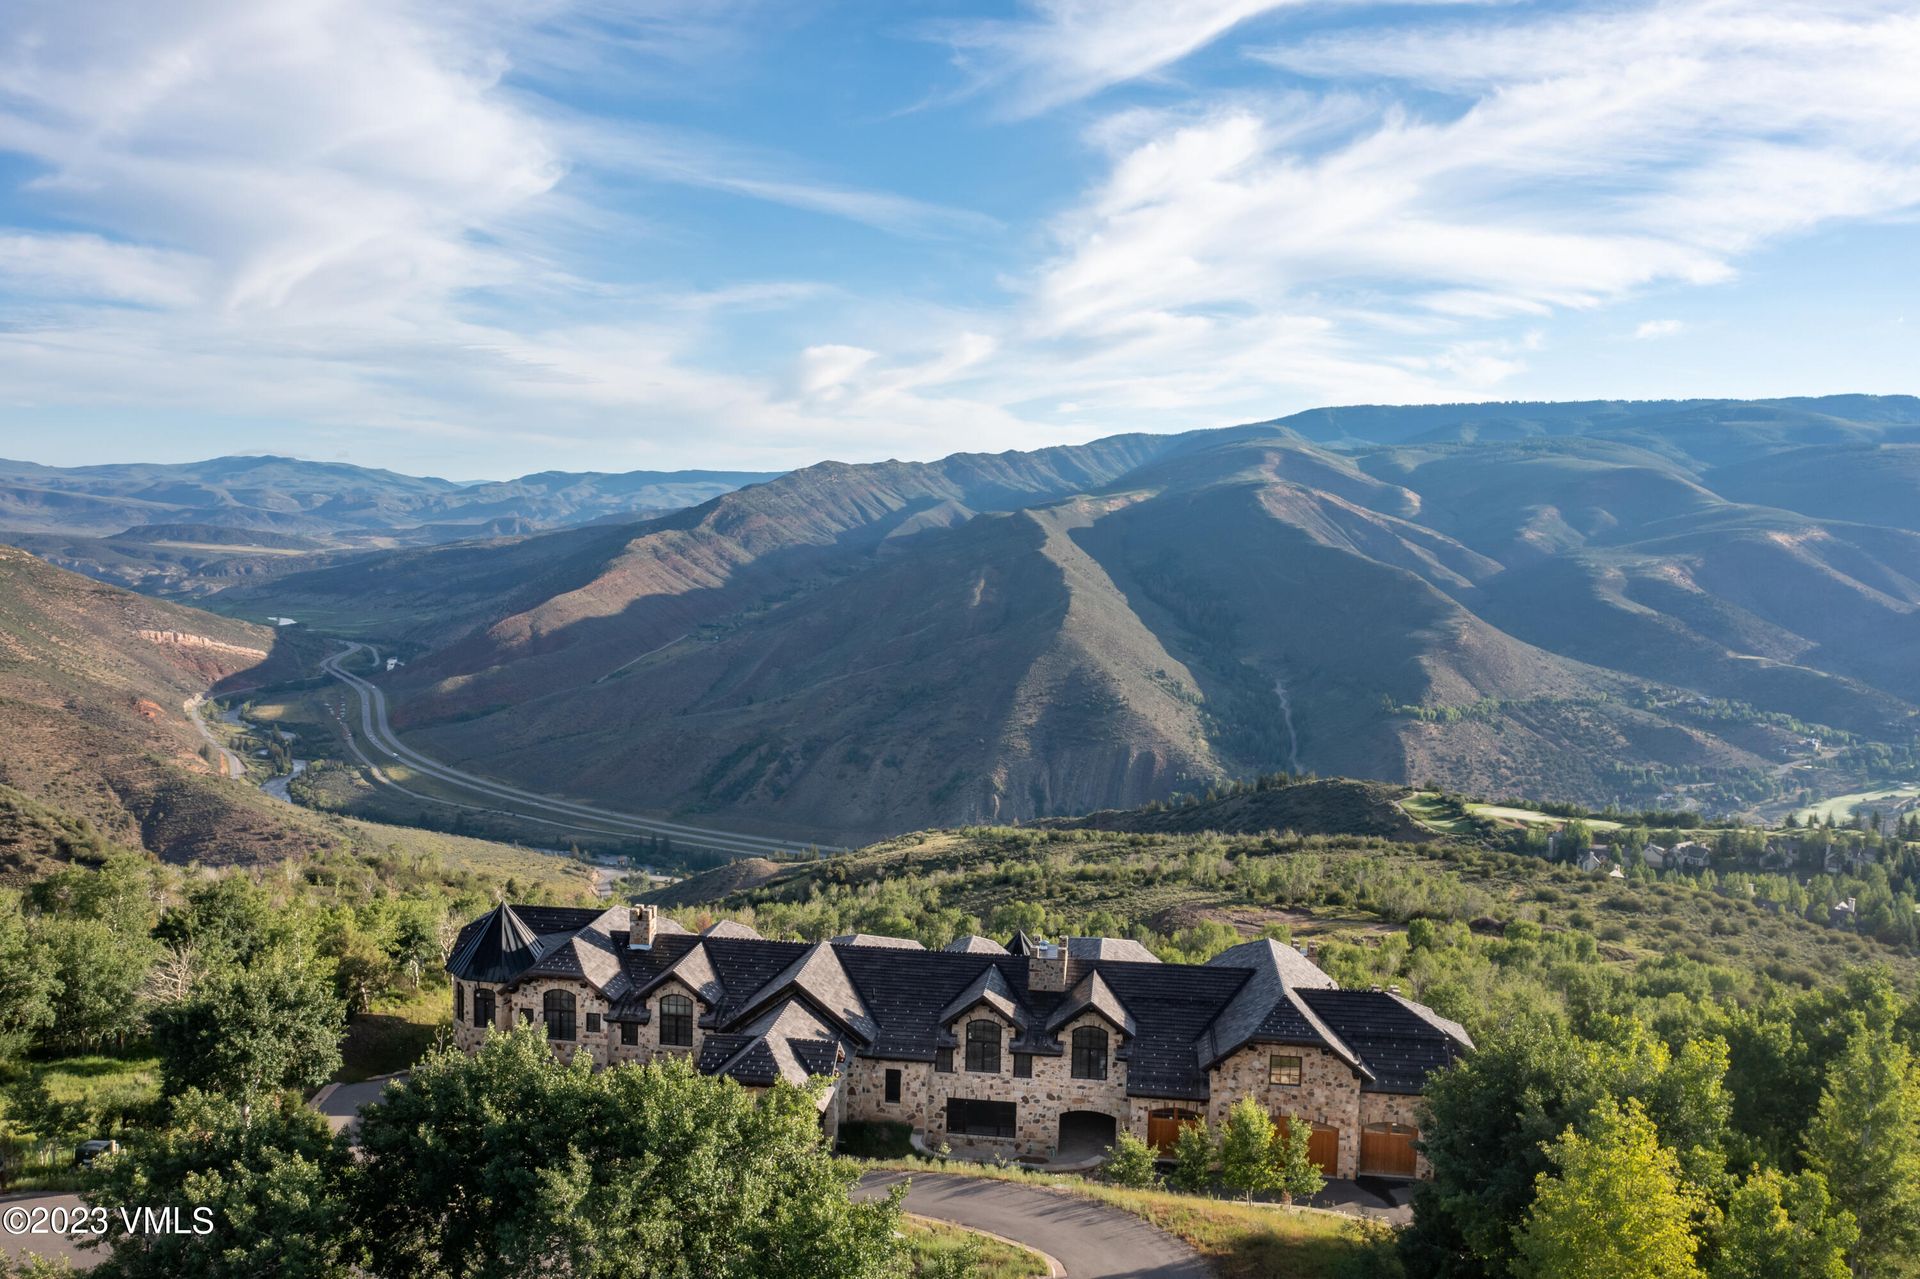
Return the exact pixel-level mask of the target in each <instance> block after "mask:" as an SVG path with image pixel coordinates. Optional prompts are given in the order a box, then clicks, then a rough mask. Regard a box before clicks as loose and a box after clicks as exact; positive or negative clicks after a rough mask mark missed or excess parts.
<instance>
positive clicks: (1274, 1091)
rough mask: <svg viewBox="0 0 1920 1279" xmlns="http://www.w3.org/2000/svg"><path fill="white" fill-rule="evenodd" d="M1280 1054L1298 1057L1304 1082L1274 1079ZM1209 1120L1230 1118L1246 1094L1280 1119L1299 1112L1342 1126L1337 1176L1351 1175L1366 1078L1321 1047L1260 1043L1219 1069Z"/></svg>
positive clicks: (1315, 1122)
mask: <svg viewBox="0 0 1920 1279" xmlns="http://www.w3.org/2000/svg"><path fill="white" fill-rule="evenodd" d="M1274 1057H1298V1058H1299V1059H1300V1082H1299V1083H1298V1084H1275V1083H1270V1082H1268V1080H1269V1075H1270V1071H1271V1066H1272V1059H1273V1058H1274ZM1210 1091H1211V1094H1212V1096H1211V1098H1210V1099H1209V1101H1208V1103H1207V1107H1208V1109H1207V1119H1208V1122H1210V1123H1212V1124H1215V1125H1219V1124H1222V1123H1225V1122H1226V1118H1227V1112H1228V1111H1229V1110H1232V1109H1233V1105H1234V1103H1235V1102H1237V1101H1239V1100H1240V1099H1241V1098H1242V1097H1251V1098H1253V1099H1254V1100H1255V1101H1257V1102H1259V1103H1260V1104H1261V1106H1263V1107H1265V1108H1266V1110H1267V1111H1268V1112H1270V1113H1271V1114H1272V1115H1273V1116H1274V1117H1275V1118H1282V1117H1284V1116H1287V1115H1294V1116H1297V1117H1298V1118H1300V1119H1301V1120H1303V1121H1305V1122H1307V1123H1310V1124H1313V1125H1314V1126H1315V1127H1329V1128H1335V1129H1338V1130H1339V1133H1340V1146H1339V1150H1340V1154H1339V1163H1338V1169H1339V1171H1338V1172H1337V1174H1336V1175H1337V1176H1341V1177H1351V1176H1353V1175H1354V1171H1355V1169H1356V1168H1358V1166H1359V1161H1360V1095H1361V1094H1360V1076H1359V1074H1358V1072H1356V1071H1355V1070H1354V1069H1353V1067H1351V1066H1349V1065H1348V1064H1347V1063H1346V1062H1344V1061H1342V1060H1340V1058H1338V1057H1336V1056H1334V1055H1333V1054H1332V1053H1330V1052H1327V1051H1326V1050H1325V1049H1321V1048H1306V1047H1300V1046H1294V1045H1287V1044H1255V1045H1253V1046H1252V1047H1250V1048H1243V1049H1241V1050H1240V1051H1239V1052H1237V1053H1235V1054H1233V1055H1232V1056H1231V1057H1228V1058H1227V1059H1226V1060H1225V1061H1223V1062H1221V1063H1220V1064H1219V1065H1217V1066H1215V1067H1214V1068H1213V1078H1212V1087H1211V1089H1210Z"/></svg>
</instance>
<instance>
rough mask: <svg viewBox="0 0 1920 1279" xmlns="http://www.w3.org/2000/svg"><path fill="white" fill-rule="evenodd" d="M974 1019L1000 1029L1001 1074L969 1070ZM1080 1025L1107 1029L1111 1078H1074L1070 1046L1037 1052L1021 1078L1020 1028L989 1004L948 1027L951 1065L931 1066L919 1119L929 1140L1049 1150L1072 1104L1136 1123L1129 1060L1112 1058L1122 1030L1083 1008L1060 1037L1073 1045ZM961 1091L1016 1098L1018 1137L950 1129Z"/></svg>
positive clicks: (989, 1148) (990, 1149) (1015, 1151)
mask: <svg viewBox="0 0 1920 1279" xmlns="http://www.w3.org/2000/svg"><path fill="white" fill-rule="evenodd" d="M975 1020H986V1021H991V1022H994V1023H996V1024H997V1025H999V1026H1000V1028H1001V1047H1000V1069H999V1071H998V1072H997V1073H995V1074H987V1073H985V1072H981V1071H970V1070H968V1069H967V1055H966V1023H967V1022H969V1021H975ZM1081 1026H1098V1027H1100V1028H1101V1029H1102V1030H1105V1031H1106V1032H1107V1035H1108V1042H1107V1052H1108V1057H1107V1077H1106V1078H1105V1079H1075V1078H1073V1056H1072V1053H1071V1051H1065V1052H1062V1053H1061V1054H1060V1055H1059V1056H1058V1057H1042V1056H1035V1057H1034V1058H1033V1077H1032V1078H1030V1079H1015V1078H1014V1077H1013V1052H1012V1050H1011V1049H1010V1048H1009V1047H1008V1045H1009V1044H1011V1043H1012V1041H1013V1035H1014V1028H1013V1026H1012V1025H1011V1024H1010V1023H1008V1022H1007V1021H1006V1020H1005V1019H1004V1018H1002V1017H1000V1016H999V1014H997V1013H995V1012H993V1010H992V1009H990V1008H988V1007H986V1006H985V1005H982V1006H981V1007H979V1008H977V1009H976V1010H975V1011H973V1012H971V1013H969V1014H967V1015H966V1016H965V1017H963V1018H961V1020H960V1021H958V1022H955V1023H954V1024H953V1025H952V1026H950V1027H949V1028H948V1029H950V1030H952V1031H953V1033H954V1037H955V1038H956V1039H958V1040H959V1041H960V1044H959V1046H958V1047H956V1048H955V1049H954V1050H953V1072H952V1073H951V1074H941V1073H940V1072H938V1071H932V1072H930V1074H929V1075H928V1086H927V1098H926V1107H925V1110H924V1111H923V1114H922V1119H921V1121H920V1124H919V1125H918V1126H919V1127H920V1128H921V1129H922V1131H923V1132H924V1133H925V1135H926V1139H927V1143H928V1144H929V1145H932V1146H935V1147H938V1146H939V1145H940V1144H941V1143H942V1142H945V1143H947V1144H949V1145H952V1146H953V1147H955V1148H956V1149H966V1150H972V1151H975V1152H978V1153H985V1154H993V1153H1005V1154H1007V1155H1009V1156H1013V1155H1051V1154H1052V1153H1053V1152H1054V1150H1055V1148H1056V1147H1057V1146H1058V1145H1059V1141H1060V1116H1062V1115H1064V1114H1066V1113H1067V1112H1069V1111H1076V1110H1085V1111H1093V1112H1096V1113H1098V1114H1103V1115H1109V1116H1111V1117H1112V1118H1113V1120H1114V1125H1115V1129H1116V1131H1117V1130H1118V1129H1119V1128H1122V1127H1126V1126H1128V1125H1129V1124H1130V1123H1131V1122H1132V1116H1133V1107H1132V1104H1131V1103H1130V1102H1129V1101H1128V1099H1127V1064H1126V1063H1125V1062H1123V1061H1116V1060H1114V1057H1113V1054H1114V1053H1115V1052H1116V1051H1118V1049H1119V1047H1120V1044H1121V1036H1120V1032H1119V1030H1117V1029H1116V1028H1115V1027H1113V1026H1112V1025H1111V1024H1109V1023H1108V1022H1107V1021H1106V1019H1105V1018H1103V1017H1101V1016H1099V1015H1098V1014H1097V1013H1093V1012H1088V1013H1083V1014H1082V1015H1081V1016H1079V1017H1077V1018H1075V1019H1074V1020H1073V1021H1071V1022H1068V1023H1067V1024H1066V1025H1065V1026H1062V1027H1061V1028H1060V1031H1059V1036H1058V1037H1059V1039H1060V1042H1061V1043H1062V1045H1066V1046H1069V1047H1070V1046H1071V1044H1072V1042H1073V1032H1074V1030H1075V1029H1077V1028H1078V1027H1081ZM955 1097H958V1098H962V1099H970V1100H977V1101H1010V1102H1012V1103H1013V1104H1014V1136H1012V1137H979V1136H972V1135H954V1134H950V1133H949V1132H948V1131H947V1101H948V1100H949V1099H950V1098H955ZM1141 1125H1142V1126H1141V1128H1140V1131H1141V1132H1143V1133H1144V1132H1145V1131H1146V1129H1145V1121H1144V1120H1143V1121H1141Z"/></svg>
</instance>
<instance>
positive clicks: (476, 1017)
mask: <svg viewBox="0 0 1920 1279" xmlns="http://www.w3.org/2000/svg"><path fill="white" fill-rule="evenodd" d="M473 1024H474V1025H476V1026H491V1025H493V992H492V991H490V990H488V989H487V988H486V987H485V986H475V987H474V988H473Z"/></svg>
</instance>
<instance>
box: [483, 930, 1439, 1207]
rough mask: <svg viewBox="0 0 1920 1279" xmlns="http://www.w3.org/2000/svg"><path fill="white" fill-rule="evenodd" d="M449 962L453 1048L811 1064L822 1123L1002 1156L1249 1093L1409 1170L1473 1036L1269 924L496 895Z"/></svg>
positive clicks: (757, 1067)
mask: <svg viewBox="0 0 1920 1279" xmlns="http://www.w3.org/2000/svg"><path fill="white" fill-rule="evenodd" d="M447 969H448V971H449V972H450V973H451V974H452V976H453V1012H454V1027H455V1030H454V1042H455V1043H456V1044H458V1045H459V1046H460V1047H462V1048H463V1049H465V1050H467V1051H469V1052H470V1051H473V1050H474V1049H475V1048H476V1047H478V1046H479V1044H480V1043H481V1041H482V1040H483V1039H484V1038H485V1036H486V1034H487V1032H488V1030H489V1029H490V1028H494V1027H503V1026H511V1025H513V1024H515V1023H516V1022H521V1023H529V1024H544V1025H545V1027H546V1032H547V1038H548V1040H549V1041H550V1043H551V1045H552V1047H553V1049H554V1051H555V1052H556V1053H558V1054H560V1055H562V1056H564V1057H567V1058H569V1059H571V1058H574V1057H577V1056H579V1055H581V1054H584V1055H585V1056H586V1057H587V1059H588V1060H589V1061H591V1062H592V1063H593V1064H594V1065H595V1066H596V1067H601V1066H607V1065H612V1064H617V1063H621V1062H631V1061H647V1060H652V1059H656V1058H660V1057H665V1056H682V1057H685V1058H687V1059H689V1060H690V1061H692V1062H693V1063H694V1064H695V1065H696V1066H697V1068H698V1069H699V1070H701V1071H702V1072H704V1073H706V1074H709V1075H718V1076H725V1077H727V1078H731V1079H734V1080H737V1081H738V1082H739V1083H741V1084H743V1085H745V1086H747V1087H750V1088H764V1087H769V1086H771V1085H772V1084H773V1083H774V1082H775V1081H776V1080H782V1079H784V1080H789V1081H792V1082H794V1083H801V1082H804V1081H806V1080H807V1079H809V1078H823V1079H825V1080H826V1081H827V1083H828V1086H827V1087H826V1089H825V1090H824V1091H823V1092H822V1094H821V1097H820V1103H819V1104H820V1109H821V1124H822V1126H823V1127H824V1128H826V1129H827V1130H828V1131H829V1132H832V1131H834V1130H836V1129H837V1128H838V1125H839V1124H840V1123H841V1122H843V1121H845V1120H893V1121H897V1122H900V1123H905V1124H908V1125H910V1126H911V1127H912V1128H913V1129H914V1130H915V1131H916V1132H917V1133H918V1134H919V1135H920V1136H921V1137H922V1139H923V1140H925V1141H926V1142H928V1143H929V1144H932V1145H935V1146H938V1145H941V1144H948V1145H951V1146H953V1147H955V1148H957V1149H960V1150H962V1151H963V1152H971V1153H975V1154H1001V1155H1006V1156H1010V1157H1011V1156H1022V1155H1026V1156H1033V1155H1040V1156H1047V1155H1054V1154H1057V1153H1059V1152H1061V1151H1063V1150H1064V1151H1067V1152H1071V1153H1090V1154H1093V1155H1097V1154H1098V1153H1099V1152H1100V1151H1101V1150H1102V1149H1104V1148H1105V1146H1106V1145H1108V1144H1109V1143H1111V1142H1112V1141H1113V1139H1114V1136H1115V1134H1116V1133H1118V1132H1119V1131H1121V1130H1122V1129H1125V1130H1127V1131H1131V1132H1134V1133H1137V1134H1138V1135H1140V1136H1141V1137H1143V1138H1144V1139H1146V1140H1147V1141H1149V1142H1151V1143H1152V1144H1154V1145H1155V1146H1157V1147H1159V1148H1160V1149H1162V1150H1166V1149H1168V1148H1169V1147H1170V1146H1171V1145H1172V1143H1173V1140H1174V1138H1175V1137H1176V1136H1177V1135H1178V1132H1179V1129H1180V1125H1181V1124H1182V1123H1185V1122H1188V1121H1190V1120H1194V1119H1199V1118H1206V1119H1208V1120H1210V1121H1212V1122H1215V1123H1218V1122H1220V1121H1222V1120H1224V1119H1225V1117H1226V1113H1227V1110H1228V1108H1229V1107H1231V1106H1232V1105H1233V1103H1234V1102H1236V1101H1238V1100H1240V1099H1241V1098H1243V1097H1252V1098H1254V1099H1256V1100H1257V1101H1259V1103H1260V1104H1261V1105H1262V1106H1264V1107H1266V1108H1267V1109H1268V1110H1269V1111H1271V1112H1272V1113H1274V1114H1275V1115H1280V1116H1286V1115H1294V1116H1298V1118H1299V1119H1300V1121H1301V1122H1302V1123H1304V1124H1308V1125H1310V1126H1311V1130H1312V1135H1311V1139H1310V1148H1311V1150H1312V1152H1313V1157H1314V1159H1315V1160H1316V1161H1317V1162H1318V1163H1319V1164H1320V1166H1321V1168H1322V1169H1323V1170H1324V1171H1325V1172H1327V1173H1328V1174H1329V1175H1333V1176H1341V1177H1352V1176H1356V1175H1361V1174H1367V1175H1378V1176H1388V1177H1393V1176H1407V1177H1410V1176H1420V1175H1425V1172H1426V1165H1425V1161H1424V1158H1423V1157H1421V1156H1420V1155H1419V1154H1418V1153H1417V1152H1416V1151H1415V1149H1414V1143H1415V1141H1416V1139H1417V1137H1418V1135H1419V1134H1418V1132H1417V1129H1416V1125H1417V1124H1418V1122H1419V1120H1418V1108H1419V1101H1420V1097H1421V1094H1422V1093H1423V1092H1424V1090H1425V1088H1426V1084H1427V1080H1428V1078H1429V1077H1430V1076H1431V1075H1432V1074H1433V1073H1434V1072H1435V1071H1439V1070H1444V1069H1446V1068H1447V1067H1448V1066H1449V1065H1451V1064H1452V1063H1453V1062H1454V1061H1456V1060H1458V1059H1459V1058H1460V1057H1461V1056H1462V1055H1463V1054H1465V1053H1467V1052H1469V1051H1471V1049H1472V1047H1473V1042H1472V1040H1471V1039H1470V1038H1469V1037H1468V1035H1467V1032H1466V1031H1465V1030H1464V1029H1463V1028H1461V1026H1460V1025H1459V1024H1458V1023H1456V1022H1452V1021H1449V1020H1447V1019H1446V1018H1444V1017H1441V1016H1440V1015H1439V1014H1437V1013H1435V1012H1434V1011H1433V1010H1432V1009H1430V1008H1427V1007H1426V1006H1425V1005H1423V1004H1419V1003H1416V1002H1415V1001H1413V1000H1410V999H1405V998H1402V997H1401V996H1400V994H1399V993H1398V992H1397V991H1392V990H1388V991H1380V990H1370V991H1368V990H1343V989H1341V988H1340V986H1339V985H1338V984H1337V983H1336V982H1335V981H1334V980H1333V979H1332V978H1331V977H1329V976H1328V975H1327V974H1326V973H1325V972H1323V971H1321V970H1320V968H1319V967H1318V966H1316V965H1315V964H1314V963H1313V962H1312V960H1311V959H1309V958H1308V957H1307V956H1306V955H1303V954H1302V953H1301V952H1299V951H1297V950H1294V949H1293V948H1292V947H1290V946H1285V945H1282V944H1280V943H1278V942H1273V941H1252V942H1245V943H1243V944H1241V945H1238V946H1235V947H1233V948H1231V949H1230V950H1227V951H1225V952H1224V953H1222V954H1220V955H1218V956H1215V957H1214V958H1213V959H1212V960H1210V961H1209V962H1207V963H1205V964H1163V963H1160V962H1159V961H1157V960H1156V959H1155V958H1154V957H1153V954H1152V952H1150V951H1148V950H1146V949H1145V948H1144V947H1142V946H1140V945H1139V944H1138V943H1137V942H1132V941H1127V940H1124V939H1114V938H1098V937H1091V938H1089V937H1075V938H1070V939H1067V940H1066V941H1065V942H1064V943H1054V942H1048V941H1043V940H1040V939H1037V938H1033V937H1029V936H1027V935H1026V934H1024V933H1022V934H1019V935H1017V936H1016V937H1015V939H1014V942H1013V944H1012V945H1011V946H1009V947H1006V948H1003V947H1001V946H1000V945H999V944H998V943H996V942H994V941H992V940H991V939H988V938H983V937H967V938H962V939H960V940H959V941H957V942H955V943H952V944H950V945H948V946H946V947H944V948H942V949H940V950H925V949H922V948H921V947H920V946H919V945H918V944H917V943H911V942H903V941H902V940H900V939H896V938H881V937H873V936H865V935H860V934H850V935H848V936H845V937H838V938H835V939H834V940H833V941H832V942H819V943H814V944H811V945H809V944H807V943H804V942H788V941H769V940H767V939H764V938H762V937H760V936H759V935H758V934H756V933H755V932H754V931H753V930H752V929H749V928H746V927H744V926H742V925H739V924H718V925H715V926H714V927H712V928H710V929H708V930H706V931H705V932H703V933H700V934H698V935H695V934H690V933H688V932H686V931H685V930H683V929H680V928H678V927H677V926H675V925H674V924H673V923H672V922H671V921H670V920H666V919H663V918H661V917H660V916H659V915H658V913H657V912H656V910H655V909H654V908H653V907H651V906H635V907H631V908H629V907H625V906H616V907H613V908H612V909H609V910H605V911H595V910H581V909H569V908H560V907H549V906H509V905H502V906H499V907H496V908H495V909H494V910H493V911H491V912H489V913H488V914H486V915H484V916H482V917H481V918H480V919H477V920H475V921H473V922H472V923H470V924H468V925H467V926H466V928H465V929H463V930H462V931H461V934H460V937H459V939H458V940H457V942H456V943H455V948H454V952H453V958H452V959H451V960H450V961H449V962H448V964H447Z"/></svg>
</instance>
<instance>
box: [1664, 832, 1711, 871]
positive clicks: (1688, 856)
mask: <svg viewBox="0 0 1920 1279" xmlns="http://www.w3.org/2000/svg"><path fill="white" fill-rule="evenodd" d="M1712 860H1713V850H1712V849H1711V848H1709V847H1707V846H1706V845H1705V844H1702V843H1701V842H1700V841H1698V840H1694V839H1683V840H1681V841H1680V842H1679V843H1677V844H1675V845H1674V846H1673V847H1672V848H1670V849H1668V850H1667V866H1668V868H1669V869H1672V870H1705V869H1706V868H1707V864H1708V863H1709V862H1710V861H1712Z"/></svg>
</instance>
